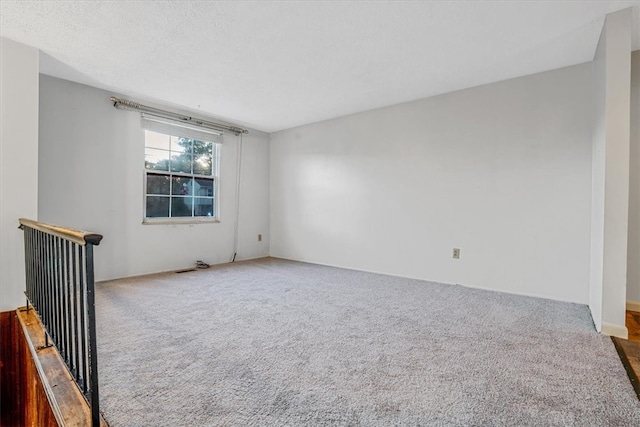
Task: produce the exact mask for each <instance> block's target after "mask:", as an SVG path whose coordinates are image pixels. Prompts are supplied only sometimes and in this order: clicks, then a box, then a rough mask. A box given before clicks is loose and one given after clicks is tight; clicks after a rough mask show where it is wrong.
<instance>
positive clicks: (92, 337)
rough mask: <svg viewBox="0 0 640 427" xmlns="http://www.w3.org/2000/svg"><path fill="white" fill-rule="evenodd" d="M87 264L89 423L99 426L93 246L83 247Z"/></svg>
mask: <svg viewBox="0 0 640 427" xmlns="http://www.w3.org/2000/svg"><path fill="white" fill-rule="evenodd" d="M85 254H86V262H87V323H88V328H87V329H88V331H89V364H90V368H91V380H90V382H91V421H92V423H93V425H94V426H98V425H100V412H99V407H100V403H99V400H98V399H99V397H98V344H97V342H96V307H95V295H94V287H95V286H94V274H93V245H92V244H87V245H86V247H85Z"/></svg>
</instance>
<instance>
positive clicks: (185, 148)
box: [171, 136, 193, 154]
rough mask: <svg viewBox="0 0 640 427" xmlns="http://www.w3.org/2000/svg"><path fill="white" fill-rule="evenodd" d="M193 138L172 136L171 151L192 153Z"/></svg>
mask: <svg viewBox="0 0 640 427" xmlns="http://www.w3.org/2000/svg"><path fill="white" fill-rule="evenodd" d="M192 141H193V140H192V139H189V138H182V137H179V136H172V137H171V151H173V153H174V154H175V153H186V154H191V144H192Z"/></svg>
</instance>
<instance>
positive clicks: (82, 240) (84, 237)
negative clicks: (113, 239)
mask: <svg viewBox="0 0 640 427" xmlns="http://www.w3.org/2000/svg"><path fill="white" fill-rule="evenodd" d="M18 221H19V222H20V228H22V226H27V227H30V228H33V229H35V230H40V231H42V232H43V233H47V234H51V235H53V236H57V237H60V238H62V239H65V240H69V241H71V242H73V243H77V244H78V245H81V246H85V245H86V244H87V243H88V244H91V245H95V246H97V245H99V244H100V241H101V240H102V237H103V236H102V234H98V233H92V232H88V231H80V230H75V229H73V228H65V227H59V226H57V225H51V224H45V223H44V222H38V221H33V220H31V219H27V218H20V219H19V220H18Z"/></svg>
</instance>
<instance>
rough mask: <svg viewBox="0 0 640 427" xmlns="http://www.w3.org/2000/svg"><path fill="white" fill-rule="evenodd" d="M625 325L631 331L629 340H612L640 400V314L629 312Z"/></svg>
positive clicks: (614, 338)
mask: <svg viewBox="0 0 640 427" xmlns="http://www.w3.org/2000/svg"><path fill="white" fill-rule="evenodd" d="M625 323H626V326H627V330H628V331H629V336H628V339H626V340H623V339H621V338H616V337H613V338H612V339H613V343H614V345H615V346H616V350H618V354H619V355H620V360H622V364H623V365H624V367H625V369H626V370H627V374H629V380H631V384H632V385H633V388H634V389H635V391H636V394H637V395H638V399H640V313H639V312H637V311H627V317H626V322H625Z"/></svg>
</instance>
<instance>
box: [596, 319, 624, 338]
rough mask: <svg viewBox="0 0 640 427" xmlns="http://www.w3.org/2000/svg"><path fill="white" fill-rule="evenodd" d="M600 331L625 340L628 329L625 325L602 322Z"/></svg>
mask: <svg viewBox="0 0 640 427" xmlns="http://www.w3.org/2000/svg"><path fill="white" fill-rule="evenodd" d="M600 333H602V334H605V335H609V336H610V337H618V338H623V339H625V340H626V339H627V338H629V331H628V330H627V327H626V326H622V325H614V324H613V323H606V322H602V326H601V329H600Z"/></svg>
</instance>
